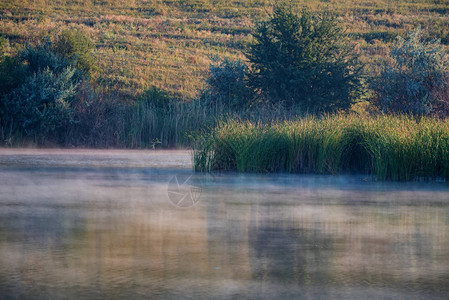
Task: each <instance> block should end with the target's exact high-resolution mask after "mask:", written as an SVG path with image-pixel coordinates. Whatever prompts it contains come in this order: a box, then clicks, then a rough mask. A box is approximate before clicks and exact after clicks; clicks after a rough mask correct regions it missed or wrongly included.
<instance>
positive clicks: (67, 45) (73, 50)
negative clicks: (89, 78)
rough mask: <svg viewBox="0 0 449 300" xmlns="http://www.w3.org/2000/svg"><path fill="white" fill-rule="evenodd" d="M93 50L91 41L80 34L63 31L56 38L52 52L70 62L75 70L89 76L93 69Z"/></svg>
mask: <svg viewBox="0 0 449 300" xmlns="http://www.w3.org/2000/svg"><path fill="white" fill-rule="evenodd" d="M93 48H94V43H93V42H92V40H90V39H89V38H88V37H87V36H85V35H84V34H82V33H81V32H78V31H75V32H72V31H69V30H64V31H63V32H62V33H61V34H60V35H59V36H58V39H57V41H56V43H55V46H54V51H55V52H56V53H58V54H60V55H62V56H63V57H65V58H67V59H69V60H71V61H72V62H73V63H74V65H75V67H76V68H77V69H80V70H82V71H83V72H85V73H86V74H89V73H91V71H92V70H93V69H94V68H95V64H94V63H95V60H94V57H93V56H92V50H93Z"/></svg>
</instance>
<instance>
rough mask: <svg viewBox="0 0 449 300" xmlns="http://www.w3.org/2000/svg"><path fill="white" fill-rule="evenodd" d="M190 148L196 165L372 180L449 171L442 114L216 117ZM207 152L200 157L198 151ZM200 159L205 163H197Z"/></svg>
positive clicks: (448, 130) (447, 126) (447, 128)
mask: <svg viewBox="0 0 449 300" xmlns="http://www.w3.org/2000/svg"><path fill="white" fill-rule="evenodd" d="M201 138H202V139H203V140H207V141H208V142H207V148H206V147H197V148H196V149H194V167H195V170H197V171H209V170H235V171H239V172H290V173H319V174H336V173H349V172H358V173H364V174H372V175H374V176H375V177H376V178H377V179H379V180H394V181H406V180H413V179H417V178H437V177H442V178H445V179H449V121H445V120H437V119H430V118H423V119H420V120H416V119H414V118H412V117H408V116H391V115H380V116H377V117H360V116H358V115H353V114H350V115H343V114H338V115H332V116H324V117H321V118H317V117H305V118H303V119H301V120H297V121H281V122H277V123H272V124H266V123H252V122H249V121H241V120H238V119H235V120H229V121H227V122H221V123H220V124H218V126H217V127H216V128H215V129H214V130H212V132H210V133H208V134H206V135H203V136H202V137H201ZM206 156H207V159H206V158H205V157H206ZM205 160H207V161H208V163H207V165H206V164H204V163H200V162H202V161H205Z"/></svg>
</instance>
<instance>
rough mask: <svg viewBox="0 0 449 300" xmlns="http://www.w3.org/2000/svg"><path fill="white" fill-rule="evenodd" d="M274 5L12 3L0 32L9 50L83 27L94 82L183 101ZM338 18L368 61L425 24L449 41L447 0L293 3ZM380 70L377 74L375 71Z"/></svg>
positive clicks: (0, 14) (2, 14)
mask: <svg viewBox="0 0 449 300" xmlns="http://www.w3.org/2000/svg"><path fill="white" fill-rule="evenodd" d="M275 2H276V1H271V0H247V1H242V0H230V1H224V0H176V1H175V0H170V1H169V0H128V1H119V0H101V1H99V0H84V1H82V0H73V1H72V0H71V1H67V0H7V1H0V35H1V36H3V37H6V38H7V39H8V40H9V47H8V50H7V51H9V52H15V51H17V50H18V49H20V48H21V47H23V45H24V43H25V42H26V41H37V40H40V39H41V38H42V37H43V36H46V35H50V36H57V35H58V34H59V33H60V32H62V31H63V30H64V29H69V30H75V29H76V30H79V31H81V32H83V33H84V34H85V35H86V36H88V37H90V38H91V39H92V40H93V41H94V43H95V51H94V56H95V58H96V62H97V65H98V70H97V72H95V73H94V74H92V80H93V81H94V82H95V83H96V85H97V87H98V88H101V89H102V90H104V91H106V92H109V91H110V92H114V93H119V94H120V95H121V97H120V99H122V100H123V101H129V100H133V99H135V98H136V97H137V96H138V95H139V94H140V93H142V92H143V91H144V90H146V89H148V88H151V87H153V86H155V87H158V88H161V89H163V90H165V91H167V92H169V93H170V94H171V95H174V96H176V97H178V98H180V99H184V100H190V99H194V98H196V97H197V96H198V94H199V92H200V90H201V89H202V87H203V85H204V79H205V77H206V76H207V70H208V66H209V63H210V62H211V61H210V57H211V56H212V55H216V54H218V55H220V56H228V57H230V58H233V59H236V58H241V59H243V58H244V56H243V54H242V51H243V50H244V49H245V47H246V45H248V43H249V42H250V41H251V35H250V32H251V28H252V27H253V26H254V24H255V23H256V22H257V21H258V20H261V19H263V18H265V17H266V15H267V12H269V11H270V4H273V3H275ZM293 3H294V4H297V5H298V6H308V7H310V8H311V9H313V10H323V9H330V10H332V11H333V12H335V13H336V14H337V15H338V18H339V20H341V22H342V23H343V25H344V26H345V27H346V29H347V32H348V34H349V35H350V36H351V37H352V39H353V40H354V41H355V42H356V43H357V44H358V46H357V47H358V50H359V51H360V56H361V57H362V60H363V61H364V62H367V63H369V62H377V61H378V60H380V59H382V58H383V56H384V55H385V53H386V52H387V51H388V44H389V43H390V42H391V41H392V40H393V39H394V38H395V37H396V36H397V35H398V34H404V33H405V32H406V31H408V30H410V29H412V28H414V27H416V26H418V25H421V26H422V27H424V28H427V29H428V30H429V32H430V33H431V35H432V36H434V37H439V38H441V39H442V41H443V43H446V44H448V43H449V3H448V2H447V1H443V0H420V1H417V0H395V1H390V0H360V1H356V0H339V1H330V0H311V1H310V0H293ZM373 65H377V64H376V63H374V64H373ZM368 71H370V72H371V71H373V72H374V71H375V70H368Z"/></svg>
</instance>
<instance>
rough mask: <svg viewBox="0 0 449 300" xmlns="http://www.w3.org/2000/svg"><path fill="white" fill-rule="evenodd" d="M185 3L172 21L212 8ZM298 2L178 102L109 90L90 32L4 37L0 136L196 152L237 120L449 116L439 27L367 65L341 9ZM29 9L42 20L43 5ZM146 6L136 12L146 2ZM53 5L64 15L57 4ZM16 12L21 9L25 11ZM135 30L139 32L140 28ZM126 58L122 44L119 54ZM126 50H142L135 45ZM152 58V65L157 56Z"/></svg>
mask: <svg viewBox="0 0 449 300" xmlns="http://www.w3.org/2000/svg"><path fill="white" fill-rule="evenodd" d="M12 2H14V1H12ZM44 2H45V1H44ZM85 2H86V3H87V2H89V1H85ZM136 2H139V1H136ZM165 2H166V1H162V2H160V1H159V2H157V3H156V4H155V3H153V2H152V3H153V4H154V5H156V6H157V5H159V4H161V3H165ZM256 2H257V5H262V2H264V1H261V2H260V3H259V2H258V1H256ZM299 2H301V1H299ZM406 2H407V1H406ZM46 3H47V2H46ZM48 3H53V2H52V1H49V2H48ZM104 3H106V2H104ZM108 3H109V4H108V5H107V9H106V11H108V9H109V10H115V9H116V8H117V11H118V12H123V11H127V9H125V8H123V7H122V6H120V5H119V4H118V3H117V2H115V1H111V2H108ZM139 3H140V2H139ZM183 3H184V4H186V6H184V5H181V6H179V7H178V6H176V5H175V6H174V7H176V9H174V10H170V13H175V11H177V12H179V11H184V10H186V11H189V13H194V15H192V18H199V16H204V14H210V13H212V10H208V9H206V10H201V9H200V7H205V6H207V3H209V2H208V1H202V2H201V3H199V2H198V3H196V4H197V5H196V4H195V5H194V7H193V6H192V7H191V6H189V5H187V4H188V3H190V1H188V0H187V1H183ZM217 3H218V2H217ZM217 3H215V4H217ZM291 3H292V5H285V4H279V5H275V6H274V7H273V9H272V10H271V11H267V12H268V17H263V16H262V15H259V14H251V18H252V19H251V20H252V21H251V22H252V23H251V24H256V25H254V26H251V27H247V30H248V31H247V34H248V36H249V39H248V40H247V43H246V44H245V46H244V47H241V48H239V49H237V48H235V49H234V48H233V49H234V50H235V53H234V54H235V55H230V56H224V58H223V59H222V58H220V57H219V56H212V57H213V58H211V59H212V63H211V64H210V65H209V69H208V71H207V70H205V72H204V74H203V75H204V76H203V79H205V80H204V82H203V83H204V88H201V89H200V88H198V89H197V90H196V91H197V95H195V96H194V97H190V96H189V97H187V96H186V97H180V94H177V93H176V92H173V91H172V90H170V89H169V88H166V87H165V86H164V88H160V87H156V86H155V85H151V84H149V85H147V86H146V87H145V88H144V89H140V88H137V86H133V85H132V84H131V85H129V86H127V88H130V89H132V90H133V91H134V92H135V93H133V94H132V95H131V94H130V93H128V92H126V91H125V90H124V89H122V87H123V86H121V85H120V86H115V85H110V83H111V81H109V80H106V79H105V78H106V77H107V76H110V75H111V74H113V71H112V70H108V69H107V68H105V67H104V66H102V65H101V64H102V63H104V59H105V57H101V56H98V44H97V43H98V40H97V39H98V36H92V35H89V34H86V31H85V28H84V27H82V26H81V27H76V26H75V27H71V28H70V30H67V29H64V28H66V27H65V26H61V30H57V31H54V32H53V33H52V35H44V38H43V39H40V40H38V41H31V42H27V43H25V45H24V46H23V47H19V46H18V45H19V42H20V39H19V38H17V39H16V43H15V44H14V43H11V41H12V39H11V36H10V35H8V34H6V35H5V36H7V38H2V37H0V50H1V51H0V99H1V103H0V138H1V140H2V141H3V142H4V143H5V144H6V145H24V144H27V143H32V144H34V145H58V146H87V147H153V148H154V147H156V146H159V145H160V146H163V147H173V146H180V145H181V146H188V145H190V143H191V140H190V139H189V135H194V136H195V132H196V131H201V130H203V131H207V130H208V128H209V129H210V128H214V127H215V126H216V125H217V124H218V122H220V121H221V122H225V120H232V119H233V118H240V119H242V120H248V121H250V122H258V123H265V124H267V123H271V122H273V121H282V120H291V119H296V118H298V117H302V116H306V115H309V114H315V115H316V116H317V117H318V118H319V116H320V115H322V114H323V113H335V112H341V111H349V110H357V111H358V112H359V113H360V114H361V115H366V114H374V115H375V114H378V113H382V112H383V113H390V112H393V113H405V114H408V115H413V116H416V118H418V119H419V118H421V117H423V116H433V117H441V118H444V117H445V116H447V115H448V113H449V93H448V92H447V91H448V86H449V60H448V54H447V48H446V45H445V44H444V39H433V38H432V35H435V32H434V31H430V28H428V30H427V31H423V30H421V29H419V28H418V29H416V30H413V31H410V32H409V33H408V35H407V36H405V37H403V38H401V37H399V38H397V39H396V41H395V42H394V43H391V44H387V45H386V48H385V49H387V50H390V46H391V51H386V52H385V53H384V54H383V56H382V59H381V60H378V61H374V60H370V59H368V60H367V59H365V58H366V57H365V54H366V53H364V52H363V50H362V48H363V47H362V48H361V47H360V46H361V42H360V40H359V39H357V38H354V35H352V33H351V32H350V31H345V30H344V26H345V25H344V24H345V22H346V21H345V20H346V19H345V17H343V15H342V14H341V12H342V11H345V10H340V9H341V6H338V5H337V6H338V7H339V9H338V10H336V12H332V13H331V12H330V10H329V7H328V8H327V9H325V10H323V9H322V7H320V6H317V7H314V8H313V10H311V9H308V8H303V9H302V10H300V9H298V7H297V6H296V5H295V4H297V3H296V2H295V1H292V2H291ZM301 3H302V2H301ZM407 3H408V2H407ZM28 4H29V5H30V7H31V8H30V11H31V12H34V10H33V9H34V7H35V3H34V2H33V3H28ZM134 4H135V3H134ZM134 4H130V5H131V6H132V7H134ZM140 4H141V5H142V6H141V7H140V6H137V7H139V8H142V7H144V6H145V5H147V4H149V3H145V4H143V3H140ZM172 4H173V3H172ZM234 4H235V5H237V4H236V3H234V2H232V5H234ZM303 4H304V3H303ZM1 5H2V7H3V6H8V5H6V4H1ZM102 5H103V4H101V5H100V6H102ZM217 5H218V4H217ZM229 5H231V4H229ZM238 5H240V4H238ZM255 5H256V4H255ZM332 5H333V4H332ZM332 5H331V6H332ZM443 6H444V5H443ZM74 7H75V8H74V9H75V10H76V9H79V7H78V6H76V5H75V6H74ZM189 7H190V8H189ZM245 7H246V6H245ZM305 7H308V5H305ZM47 8H48V9H49V11H52V13H53V15H52V16H55V15H57V14H56V12H55V11H53V10H51V5H49V6H48V7H47ZM97 8H98V5H97V2H95V3H92V6H88V5H87V6H86V10H88V11H89V10H91V9H93V10H95V9H97ZM245 9H247V11H248V12H249V11H250V10H251V9H250V8H249V7H246V8H245ZM245 9H243V8H242V10H245ZM178 10H179V11H178ZM14 11H20V5H16V6H14ZM61 11H63V9H62V10H61ZM213 11H215V10H213ZM139 13H140V11H139ZM360 13H362V14H365V13H364V12H360ZM10 14H11V13H7V14H6V15H5V16H6V17H5V18H3V17H2V19H1V20H0V25H1V24H3V25H4V24H5V23H2V22H3V21H4V20H6V19H10V18H11V16H10ZM43 14H44V15H45V12H43ZM137 14H138V13H137ZM31 15H32V13H31ZM2 16H3V15H2ZM13 16H14V15H13ZM159 16H161V15H160V14H159V13H156V14H155V15H149V16H147V18H153V17H159ZM194 16H196V17H194ZM264 16H265V15H264ZM253 17H257V18H254V19H253ZM56 19H57V18H56ZM443 19H444V18H443ZM114 20H115V19H114ZM126 20H127V19H126V18H125V19H123V22H124V23H123V24H125V23H126V22H127V21H126ZM141 21H142V20H141ZM18 22H19V23H20V22H21V21H20V20H19V21H18ZM66 22H68V24H69V23H70V22H71V21H70V20H68V21H67V20H66ZM114 24H115V23H114V22H112V21H111V22H109V23H108V26H114ZM145 24H146V23H145ZM134 25H136V26H137V27H136V28H135V29H136V30H137V31H139V34H141V33H142V32H141V30H142V26H143V25H142V24H140V23H138V24H137V23H136V24H134V23H133V26H134ZM141 25H142V26H141ZM147 25H148V24H147ZM245 26H246V25H245ZM48 28H52V27H51V26H49V27H48ZM158 28H159V27H158ZM223 28H225V26H224V27H223ZM0 30H2V29H1V27H0ZM157 30H159V29H157ZM0 32H1V31H0ZM44 32H45V30H44ZM181 32H182V31H181ZM402 33H403V32H402ZM437 36H440V37H442V36H443V35H441V34H440V35H437ZM158 39H160V40H164V39H165V38H164V36H158ZM442 41H443V43H442ZM390 42H391V40H390V41H389V42H388V43H390ZM209 46H210V47H209V48H208V49H210V50H213V49H215V48H214V46H211V45H209ZM131 48H132V47H131ZM231 48H232V47H231V46H229V47H228V48H226V49H227V50H226V51H228V50H230V49H231ZM119 50H120V47H118V48H115V47H114V53H115V52H119ZM122 50H123V49H122ZM126 51H132V53H140V52H139V51H140V50H137V49H136V48H134V49H131V50H130V49H129V48H127V50H126ZM214 51H215V50H214ZM226 51H224V52H223V53H226ZM150 52H151V51H150ZM153 54H154V53H153ZM153 54H151V55H150V54H148V55H150V56H146V58H148V59H149V60H151V59H152V58H153ZM178 54H179V53H178ZM209 54H212V53H211V52H210V53H209ZM228 54H229V53H228ZM194 58H195V59H196V58H197V56H195V57H194ZM235 58H237V59H235ZM209 61H210V60H208V62H209ZM173 62H175V60H173ZM136 66H137V65H136ZM187 69H188V68H184V67H182V68H179V70H178V72H179V74H183V72H184V71H185V70H187ZM136 70H137V67H136V69H133V72H134V71H136ZM122 71H124V72H125V71H126V72H125V73H129V72H130V70H126V68H122ZM136 72H137V71H136ZM151 72H152V74H153V75H157V76H161V78H163V77H164V76H166V75H167V74H165V73H164V72H158V70H157V69H154V70H151ZM179 74H178V73H177V75H179ZM169 77H170V78H169V79H167V78H166V79H165V80H178V82H182V80H180V79H179V78H177V76H174V74H171V75H170V76H169ZM193 77H195V76H194V75H192V78H193ZM101 78H103V79H101ZM122 78H123V77H122ZM147 83H148V82H147ZM183 95H187V94H183ZM361 108H363V109H361ZM3 142H2V144H3Z"/></svg>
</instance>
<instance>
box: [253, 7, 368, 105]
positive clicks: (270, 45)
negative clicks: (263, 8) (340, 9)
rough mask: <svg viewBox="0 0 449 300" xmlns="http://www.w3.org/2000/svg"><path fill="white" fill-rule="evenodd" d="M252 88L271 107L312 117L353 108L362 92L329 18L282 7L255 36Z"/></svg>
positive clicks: (327, 14) (354, 62) (347, 50)
mask: <svg viewBox="0 0 449 300" xmlns="http://www.w3.org/2000/svg"><path fill="white" fill-rule="evenodd" d="M253 36H254V39H255V43H254V44H253V45H252V46H251V47H250V49H249V51H248V53H247V56H248V58H249V61H250V62H251V63H252V70H253V72H252V74H251V78H250V81H251V84H252V86H253V87H254V88H256V89H257V90H259V91H261V92H262V93H263V95H264V96H265V97H266V98H267V99H268V100H270V101H272V102H277V101H284V102H285V104H286V105H287V107H291V106H293V105H298V106H300V107H301V108H302V109H303V110H307V111H309V112H318V111H335V110H339V109H346V108H349V106H350V105H351V103H352V102H353V101H354V100H355V99H356V98H357V96H358V93H359V92H360V91H361V83H360V68H359V67H358V66H357V59H356V56H355V54H354V52H353V50H352V49H351V48H350V45H349V44H348V43H346V42H345V41H346V40H347V39H346V37H345V36H344V33H343V31H342V29H341V28H340V27H339V25H338V23H337V21H336V20H335V18H334V16H333V15H332V14H331V13H330V12H323V13H321V14H318V13H311V12H310V11H308V10H306V9H304V10H303V11H302V13H301V15H297V14H295V13H293V12H292V10H291V9H290V8H289V7H287V6H285V5H280V6H276V7H275V8H274V12H273V14H272V16H271V18H270V19H269V20H268V21H265V22H262V23H260V24H259V25H258V27H257V28H256V30H255V32H254V33H253Z"/></svg>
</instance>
